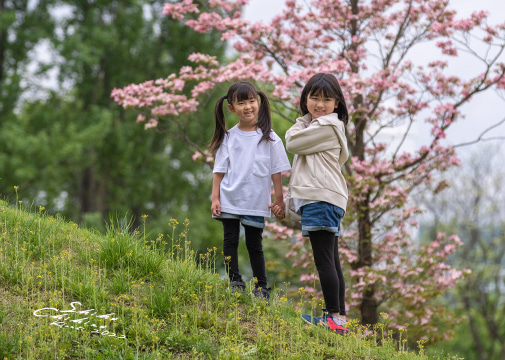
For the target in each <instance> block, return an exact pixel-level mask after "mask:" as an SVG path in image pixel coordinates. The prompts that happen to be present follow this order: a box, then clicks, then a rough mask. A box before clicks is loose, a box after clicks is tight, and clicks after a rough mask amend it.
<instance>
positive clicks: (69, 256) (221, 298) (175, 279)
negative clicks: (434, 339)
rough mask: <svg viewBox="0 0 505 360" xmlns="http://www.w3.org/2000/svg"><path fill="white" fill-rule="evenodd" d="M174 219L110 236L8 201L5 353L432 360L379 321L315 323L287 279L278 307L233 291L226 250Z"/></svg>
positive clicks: (120, 228) (1, 293) (1, 267)
mask: <svg viewBox="0 0 505 360" xmlns="http://www.w3.org/2000/svg"><path fill="white" fill-rule="evenodd" d="M146 220H147V219H146V218H144V221H146ZM171 225H172V228H173V231H172V233H171V234H164V235H159V236H157V237H156V236H154V237H152V236H149V235H146V233H145V228H141V229H140V231H136V232H135V233H131V232H130V231H129V229H128V224H127V223H125V222H124V221H123V222H122V221H118V222H117V223H116V224H113V225H110V226H109V228H108V231H107V234H106V235H101V234H97V233H94V232H92V231H89V230H87V229H80V228H79V227H78V226H77V225H76V224H73V223H69V222H65V221H63V220H62V219H59V218H55V217H52V216H48V215H45V214H44V209H43V208H39V209H36V210H32V211H24V210H22V209H21V208H20V205H19V204H18V206H17V207H9V206H8V205H7V204H6V203H4V202H0V359H37V360H41V359H393V358H395V359H427V358H428V357H427V356H426V355H424V352H423V351H422V348H421V352H420V353H417V354H415V353H413V352H409V351H407V350H406V349H404V347H405V346H404V345H402V343H403V344H405V342H402V341H401V340H400V341H395V340H393V337H392V336H386V337H384V338H382V339H381V341H378V336H377V333H378V332H377V331H379V330H380V328H381V326H380V325H379V326H378V327H377V328H376V330H377V331H376V332H373V333H371V332H370V331H368V332H367V331H365V330H364V329H362V328H360V327H359V326H357V325H355V326H354V330H353V332H352V334H351V335H348V336H339V335H336V334H333V333H331V332H329V331H327V330H326V329H323V328H321V327H317V326H309V325H307V324H305V323H303V322H302V321H301V320H300V311H299V310H297V308H303V306H304V305H305V304H303V300H301V297H299V298H296V299H294V298H288V297H287V296H286V295H285V293H284V291H283V290H282V289H280V288H278V289H274V291H273V294H272V298H271V301H270V304H267V303H266V302H265V301H263V300H259V299H256V298H254V297H251V296H249V295H246V296H244V295H241V294H238V293H236V294H231V292H230V290H229V287H228V283H227V281H225V280H223V279H221V278H220V276H219V275H218V274H217V273H216V272H215V271H214V270H213V267H214V264H215V258H216V257H217V256H220V251H221V250H218V249H215V248H214V249H209V251H208V253H206V254H198V255H197V254H195V252H194V251H193V250H192V249H191V245H190V239H189V238H188V237H189V234H190V233H188V228H190V224H189V222H188V221H185V222H184V223H182V224H179V223H178V222H177V221H176V220H172V221H171ZM191 236H198V235H197V234H191ZM251 286H252V285H251V284H249V287H251ZM249 290H250V289H249ZM400 335H401V334H400ZM403 336H404V337H405V336H406V334H404V335H403ZM400 339H401V338H400Z"/></svg>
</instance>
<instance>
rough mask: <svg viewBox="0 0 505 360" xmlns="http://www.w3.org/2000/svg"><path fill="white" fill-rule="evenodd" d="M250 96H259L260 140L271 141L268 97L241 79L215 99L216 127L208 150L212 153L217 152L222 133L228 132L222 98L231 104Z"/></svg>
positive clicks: (221, 140)
mask: <svg viewBox="0 0 505 360" xmlns="http://www.w3.org/2000/svg"><path fill="white" fill-rule="evenodd" d="M251 97H259V98H260V107H259V111H258V128H260V129H261V131H262V132H263V136H262V137H261V139H260V142H261V141H263V140H269V141H272V138H271V137H270V132H271V131H272V119H271V117H270V102H269V101H268V97H267V96H266V95H265V93H264V92H263V91H257V90H256V89H255V88H254V86H253V85H252V84H251V83H249V82H247V81H241V82H238V83H235V84H233V85H232V86H230V88H229V89H228V93H227V94H226V95H225V96H221V97H220V98H219V99H218V100H217V103H216V107H215V109H214V120H215V121H216V128H215V129H214V135H213V136H212V140H211V141H210V151H211V152H212V153H213V154H215V153H216V152H217V150H218V149H219V147H220V146H221V144H222V143H223V140H224V135H225V134H227V133H228V130H226V123H225V121H224V112H223V103H224V100H225V99H226V100H227V101H228V104H230V105H232V106H233V102H234V101H244V100H248V99H250V98H251Z"/></svg>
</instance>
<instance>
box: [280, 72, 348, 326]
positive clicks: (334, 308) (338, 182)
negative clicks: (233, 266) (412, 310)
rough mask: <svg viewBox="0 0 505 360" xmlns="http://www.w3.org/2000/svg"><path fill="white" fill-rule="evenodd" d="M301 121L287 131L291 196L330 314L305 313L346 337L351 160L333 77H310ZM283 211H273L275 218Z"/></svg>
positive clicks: (345, 119)
mask: <svg viewBox="0 0 505 360" xmlns="http://www.w3.org/2000/svg"><path fill="white" fill-rule="evenodd" d="M300 112H301V115H302V117H300V118H298V119H296V123H295V124H294V125H293V126H292V127H291V128H290V129H289V130H288V131H287V132H286V149H287V150H288V151H289V152H291V153H293V154H295V161H294V163H293V170H292V172H291V180H290V193H291V197H292V198H293V201H294V205H295V208H296V212H297V213H298V214H300V215H301V222H302V235H304V236H308V237H309V238H310V243H311V246H312V251H313V254H314V263H315V265H316V268H317V272H318V274H319V279H320V282H321V288H322V292H323V297H324V302H325V305H326V309H323V316H322V317H321V318H319V317H315V318H312V317H311V316H309V315H307V314H303V315H302V318H303V319H304V320H305V321H307V322H309V323H320V324H322V325H324V326H326V327H328V328H330V329H331V330H333V331H336V332H337V333H340V334H345V333H347V332H348V331H349V330H348V329H347V327H345V323H346V322H347V318H346V312H345V281H344V276H343V274H342V269H341V265H340V259H339V255H338V238H339V236H340V222H341V220H342V217H343V216H344V213H345V209H346V205H347V185H346V181H345V179H344V176H343V175H342V171H341V168H342V166H343V164H344V163H345V162H346V161H347V158H348V156H349V153H348V150H347V139H346V136H345V126H346V124H347V122H348V113H347V106H346V104H345V100H344V95H343V94H342V90H341V88H340V85H339V83H338V81H337V78H336V77H335V76H333V75H331V74H325V73H319V74H316V75H314V76H312V77H311V78H310V80H309V81H308V82H307V84H306V85H305V87H304V88H303V91H302V95H301V98H300ZM281 210H282V209H280V208H278V207H274V209H273V211H274V213H275V214H279V215H281V214H282V211H281Z"/></svg>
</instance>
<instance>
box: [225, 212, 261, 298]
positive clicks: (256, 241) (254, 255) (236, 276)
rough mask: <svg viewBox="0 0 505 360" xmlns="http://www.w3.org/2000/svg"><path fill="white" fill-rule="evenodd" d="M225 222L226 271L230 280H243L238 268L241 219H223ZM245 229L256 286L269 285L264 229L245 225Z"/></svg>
mask: <svg viewBox="0 0 505 360" xmlns="http://www.w3.org/2000/svg"><path fill="white" fill-rule="evenodd" d="M221 222H222V223H223V232H224V241H223V255H224V259H225V264H226V272H227V273H228V275H229V276H230V281H242V276H241V275H240V273H239V269H238V240H239V236H240V220H238V219H221ZM243 226H244V230H245V244H246V247H247V251H248V252H249V260H250V262H251V268H252V272H253V277H255V278H256V279H258V283H257V284H256V285H255V286H256V287H263V288H266V287H267V275H266V270H265V256H264V255H263V243H262V241H263V236H262V235H263V229H260V228H256V227H253V226H248V225H243Z"/></svg>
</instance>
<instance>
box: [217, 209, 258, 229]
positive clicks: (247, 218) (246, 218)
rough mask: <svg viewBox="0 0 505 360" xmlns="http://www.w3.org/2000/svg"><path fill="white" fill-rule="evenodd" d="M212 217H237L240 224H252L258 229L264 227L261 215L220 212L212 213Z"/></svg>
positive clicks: (219, 218)
mask: <svg viewBox="0 0 505 360" xmlns="http://www.w3.org/2000/svg"><path fill="white" fill-rule="evenodd" d="M212 218H213V219H216V220H221V219H238V220H240V223H241V224H242V225H247V226H252V227H255V228H259V229H264V228H265V218H264V217H263V216H253V215H235V214H229V213H224V212H222V213H221V215H219V216H215V215H212Z"/></svg>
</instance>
